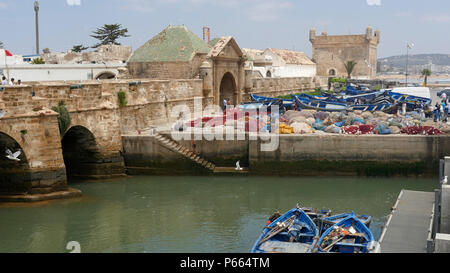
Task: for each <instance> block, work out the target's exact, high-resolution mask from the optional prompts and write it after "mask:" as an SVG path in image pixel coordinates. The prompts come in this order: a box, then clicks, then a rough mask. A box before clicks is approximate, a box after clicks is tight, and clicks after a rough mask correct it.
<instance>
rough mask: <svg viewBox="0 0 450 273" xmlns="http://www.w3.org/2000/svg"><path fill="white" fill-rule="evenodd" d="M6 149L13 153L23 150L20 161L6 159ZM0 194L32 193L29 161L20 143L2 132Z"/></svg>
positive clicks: (0, 140)
mask: <svg viewBox="0 0 450 273" xmlns="http://www.w3.org/2000/svg"><path fill="white" fill-rule="evenodd" d="M6 149H9V150H10V151H11V152H12V153H15V152H17V151H19V150H21V154H20V156H19V157H18V158H19V159H20V161H14V160H11V159H8V158H6ZM0 173H1V175H0V194H24V193H29V192H30V191H31V187H32V185H31V173H30V166H29V164H28V159H27V157H26V154H25V152H24V150H23V149H22V147H21V146H20V144H19V142H18V141H16V140H15V139H14V138H13V137H11V136H9V135H8V134H6V133H3V132H0Z"/></svg>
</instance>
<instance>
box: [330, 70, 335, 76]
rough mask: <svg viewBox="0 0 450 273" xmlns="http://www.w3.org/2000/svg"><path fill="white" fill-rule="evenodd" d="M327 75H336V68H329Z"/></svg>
mask: <svg viewBox="0 0 450 273" xmlns="http://www.w3.org/2000/svg"><path fill="white" fill-rule="evenodd" d="M328 75H330V76H336V70H334V69H330V72H328Z"/></svg>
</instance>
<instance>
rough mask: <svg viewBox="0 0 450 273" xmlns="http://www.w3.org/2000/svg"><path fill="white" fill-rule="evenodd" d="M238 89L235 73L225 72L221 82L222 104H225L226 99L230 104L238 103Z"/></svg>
mask: <svg viewBox="0 0 450 273" xmlns="http://www.w3.org/2000/svg"><path fill="white" fill-rule="evenodd" d="M236 91H237V88H236V81H235V79H234V77H233V74H231V73H230V72H227V73H225V75H224V76H223V77H222V81H221V82H220V91H219V92H220V106H221V107H223V106H224V100H227V102H228V104H231V105H236Z"/></svg>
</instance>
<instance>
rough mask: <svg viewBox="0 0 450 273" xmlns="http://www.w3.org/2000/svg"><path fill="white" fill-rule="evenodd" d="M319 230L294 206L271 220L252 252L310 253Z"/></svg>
mask: <svg viewBox="0 0 450 273" xmlns="http://www.w3.org/2000/svg"><path fill="white" fill-rule="evenodd" d="M318 236H319V231H318V229H317V227H316V225H315V224H314V222H313V220H312V219H311V218H310V217H309V216H308V215H307V214H306V213H305V212H304V211H303V210H302V209H300V208H294V209H292V210H290V211H288V212H287V213H285V214H284V215H282V216H280V217H279V218H278V219H276V220H275V221H273V222H272V223H271V224H270V225H269V226H268V227H266V228H264V230H263V232H262V233H261V235H260V236H259V238H258V239H257V241H256V243H255V245H254V246H253V248H252V250H251V252H252V253H276V252H283V253H310V252H311V251H312V249H313V247H314V246H315V245H316V243H317V240H318Z"/></svg>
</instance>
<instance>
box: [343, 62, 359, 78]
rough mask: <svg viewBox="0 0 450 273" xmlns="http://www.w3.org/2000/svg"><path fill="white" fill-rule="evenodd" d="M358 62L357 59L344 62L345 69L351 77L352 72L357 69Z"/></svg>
mask: <svg viewBox="0 0 450 273" xmlns="http://www.w3.org/2000/svg"><path fill="white" fill-rule="evenodd" d="M356 64H357V63H356V62H355V61H348V62H346V63H344V66H345V70H347V75H348V78H349V79H350V78H351V75H352V72H353V70H354V69H355V66H356Z"/></svg>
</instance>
